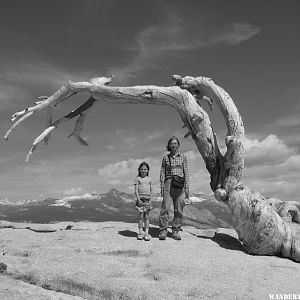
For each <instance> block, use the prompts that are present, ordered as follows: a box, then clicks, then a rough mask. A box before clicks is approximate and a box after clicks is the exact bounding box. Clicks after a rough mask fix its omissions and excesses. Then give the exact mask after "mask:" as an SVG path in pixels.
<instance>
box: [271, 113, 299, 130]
mask: <svg viewBox="0 0 300 300" xmlns="http://www.w3.org/2000/svg"><path fill="white" fill-rule="evenodd" d="M299 125H300V114H291V115H289V116H286V117H283V118H280V119H278V120H276V121H275V122H274V123H272V124H271V125H270V126H272V127H273V126H276V127H295V126H299Z"/></svg>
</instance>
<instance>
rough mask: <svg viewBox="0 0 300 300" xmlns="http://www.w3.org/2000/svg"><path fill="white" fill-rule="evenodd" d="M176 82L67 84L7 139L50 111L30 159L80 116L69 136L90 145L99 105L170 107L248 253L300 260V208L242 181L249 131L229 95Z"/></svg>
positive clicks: (26, 113) (202, 82) (196, 81)
mask: <svg viewBox="0 0 300 300" xmlns="http://www.w3.org/2000/svg"><path fill="white" fill-rule="evenodd" d="M172 78H173V80H174V81H175V85H174V86H170V87H158V86H153V85H148V86H133V87H111V86H108V84H109V83H110V82H111V80H112V77H111V78H105V77H101V78H93V79H91V80H90V81H89V82H77V83H75V82H68V83H67V84H65V85H63V86H62V87H61V88H60V89H59V90H58V91H57V92H56V93H54V94H53V95H52V96H50V97H45V96H43V97H41V98H40V99H41V101H38V102H36V103H35V106H33V107H29V108H26V109H25V110H23V111H21V112H17V113H15V114H14V115H13V116H12V119H11V120H12V122H15V123H14V124H13V125H12V127H11V128H10V129H9V130H8V131H7V133H6V135H5V136H4V139H5V140H7V138H8V136H9V134H10V133H11V132H12V131H13V130H14V129H15V128H16V127H17V126H18V125H19V124H21V123H22V122H23V121H24V120H25V119H27V118H28V117H30V116H31V115H32V114H33V113H35V112H37V111H40V110H42V109H44V108H47V121H46V129H45V130H44V131H43V132H42V133H41V135H39V136H38V137H37V138H36V139H35V140H34V142H33V145H32V148H31V150H30V152H29V153H28V155H27V160H28V159H29V157H30V155H31V154H32V152H33V151H34V150H35V149H36V148H37V146H38V144H39V143H40V142H42V141H44V142H45V143H47V142H48V139H49V137H50V134H51V132H52V131H53V130H55V129H56V128H57V127H58V126H59V125H61V124H63V123H64V122H67V121H69V120H71V119H72V118H74V117H76V116H78V119H77V122H76V125H75V128H74V130H73V132H72V133H71V134H70V135H69V137H70V136H74V137H75V139H76V140H77V141H78V142H79V143H80V144H82V145H87V143H86V142H85V141H84V140H83V139H82V138H81V136H80V133H81V131H82V126H83V123H84V121H85V119H86V116H87V111H88V110H89V109H91V107H92V106H93V105H94V103H95V102H97V101H100V100H101V101H107V102H112V103H142V104H157V105H168V106H170V107H172V108H174V109H176V110H177V112H178V113H179V115H180V116H181V119H182V121H183V123H184V127H187V129H188V133H187V134H186V135H185V137H188V136H190V135H191V136H192V138H193V140H194V141H195V144H196V146H197V148H198V150H199V152H200V154H201V156H202V158H203V159H204V162H205V165H206V168H207V170H208V172H209V173H210V177H211V182H210V186H211V189H212V190H213V191H214V193H215V197H216V199H218V200H219V201H223V202H225V203H226V204H227V205H228V207H229V208H230V210H231V212H232V215H233V221H234V227H235V229H236V231H237V233H238V235H239V239H240V240H241V241H242V242H243V245H244V247H245V249H246V250H247V251H248V252H249V253H254V254H264V255H273V254H281V255H283V256H286V257H290V258H292V259H294V260H295V261H300V236H299V232H300V230H299V228H300V226H299V225H298V224H296V225H295V223H292V222H298V223H299V221H300V217H299V216H300V213H299V207H297V206H296V205H293V206H291V205H287V204H285V203H287V202H283V201H282V203H281V205H279V204H278V203H277V202H276V205H277V206H276V205H275V204H274V203H275V202H274V201H273V202H272V201H266V200H265V199H264V197H263V196H262V195H260V194H259V193H255V192H252V191H251V190H250V189H249V188H247V187H246V186H244V185H243V184H242V183H241V182H240V179H241V177H242V172H243V168H244V149H243V139H244V126H243V122H242V119H241V116H240V115H239V112H238V110H237V108H236V106H235V104H234V102H233V101H232V99H231V98H230V96H229V95H228V93H227V92H226V91H224V90H223V89H222V88H221V87H219V86H217V85H216V84H215V83H214V82H213V81H212V80H211V79H209V78H206V77H196V78H194V77H190V76H187V77H181V76H179V75H173V77H172ZM78 92H89V93H90V94H91V97H90V98H89V100H87V101H86V102H85V103H84V104H83V105H81V106H80V107H78V108H77V109H76V110H74V111H72V112H71V113H69V114H68V115H66V116H64V117H62V118H60V119H58V120H57V121H55V122H53V121H52V110H53V108H54V107H55V106H57V105H58V104H59V103H60V102H62V101H64V100H66V99H68V98H69V97H71V96H72V95H74V94H75V93H78ZM201 101H203V102H206V103H207V104H208V105H209V107H210V109H212V108H213V104H216V105H217V107H218V108H219V109H220V111H221V113H222V114H223V116H224V120H225V124H226V127H227V134H226V137H225V145H226V147H227V151H226V153H225V155H224V156H223V155H222V154H221V153H220V150H219V147H218V144H217V139H216V135H215V133H214V131H213V128H212V125H211V123H210V119H209V116H208V114H207V113H206V112H205V110H204V109H203V108H202V105H201V104H202V103H201ZM278 201H280V200H278ZM279 206H280V207H281V208H280V209H279V208H278V207H279ZM283 207H285V209H283ZM277 212H278V213H277ZM289 215H290V216H292V217H289Z"/></svg>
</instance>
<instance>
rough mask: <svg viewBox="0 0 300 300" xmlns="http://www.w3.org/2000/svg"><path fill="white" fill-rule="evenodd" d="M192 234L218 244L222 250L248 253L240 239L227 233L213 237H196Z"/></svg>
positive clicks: (216, 234) (199, 236)
mask: <svg viewBox="0 0 300 300" xmlns="http://www.w3.org/2000/svg"><path fill="white" fill-rule="evenodd" d="M191 234H192V235H194V236H196V237H198V238H201V239H210V240H212V241H213V242H215V243H217V244H218V245H219V246H220V247H222V248H225V249H230V250H239V251H242V252H244V253H246V251H245V250H244V249H243V245H242V244H241V242H240V241H239V240H238V239H236V238H234V237H232V236H231V235H228V234H225V233H217V232H216V233H215V235H214V236H213V237H210V236H204V235H196V234H193V233H191Z"/></svg>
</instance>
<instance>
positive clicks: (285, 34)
mask: <svg viewBox="0 0 300 300" xmlns="http://www.w3.org/2000/svg"><path fill="white" fill-rule="evenodd" d="M299 10H300V1H298V0H288V1H277V0H272V1H271V0H265V1H258V0H252V1H243V0H226V1H223V0H211V1H204V0H189V1H181V0H165V1H164V0H161V1H158V0H152V1H146V0H97V1H92V0H85V1H83V0H81V1H80V0H72V1H71V0H64V1H58V0H52V1H38V0H27V1H16V0H10V1H1V10H0V41H1V47H0V104H1V105H0V122H1V123H0V126H1V127H0V128H1V135H2V136H4V134H5V132H6V130H8V129H9V127H10V126H11V124H10V118H11V115H12V114H13V113H15V112H16V111H20V110H22V109H24V108H25V107H27V106H31V105H33V102H34V101H36V99H37V97H38V96H41V95H46V96H49V95H51V94H53V93H54V92H55V91H56V90H57V89H59V88H60V86H61V85H63V84H64V83H66V82H67V81H68V80H71V81H88V80H89V79H90V78H93V77H101V76H109V75H110V74H114V75H115V78H114V80H113V82H112V84H111V85H115V86H132V85H146V84H153V85H159V86H169V85H172V84H173V82H172V80H171V75H173V74H180V75H183V76H186V75H190V76H195V77H196V76H205V77H210V78H212V79H213V80H214V82H215V83H216V84H218V85H220V86H221V87H223V88H224V89H225V90H226V91H227V92H228V93H229V94H230V96H231V97H232V99H233V101H234V102H235V104H236V106H237V108H238V110H239V112H240V114H241V116H242V119H243V122H244V125H245V131H246V139H245V148H246V154H245V169H244V174H243V178H242V181H243V182H244V183H245V184H246V185H248V186H249V187H251V188H252V189H254V190H257V191H259V192H261V193H262V194H263V195H264V196H266V197H276V198H280V199H282V200H297V201H300V199H299V193H298V190H299V187H298V186H299V179H300V152H299V150H300V130H299V128H300V68H299V65H300V64H299V63H300V54H299V53H300V38H299V36H300V34H299V30H300V29H299V28H300V18H299ZM88 97H89V95H88V94H87V93H83V94H78V95H76V96H75V97H73V98H70V99H68V100H67V101H65V102H63V103H62V104H61V105H59V106H57V107H56V108H55V110H54V118H55V119H56V118H60V117H61V116H63V115H64V114H66V113H68V112H70V111H71V110H72V109H74V108H76V107H77V106H79V105H80V104H81V103H83V102H84V101H85V100H87V99H88ZM204 108H205V107H204ZM207 111H208V109H207ZM208 113H209V115H210V118H211V120H212V123H213V127H214V129H215V131H216V133H217V135H218V140H219V143H220V146H221V147H223V145H224V142H223V141H224V138H225V133H226V128H225V123H224V120H223V118H222V116H221V114H220V112H219V111H218V110H217V109H215V110H214V111H213V112H208ZM45 117H46V113H45V112H44V111H41V112H39V113H38V114H36V115H34V116H32V117H31V118H30V119H28V120H26V121H25V122H24V123H23V124H22V125H21V126H20V127H19V128H17V130H16V131H15V132H14V133H13V134H12V135H11V136H10V137H9V140H8V141H7V142H5V141H1V142H0V168H1V172H0V200H1V199H5V200H9V201H17V200H20V199H21V200H36V199H44V198H46V197H63V196H71V195H80V194H84V193H93V192H94V193H104V192H107V191H108V190H109V189H110V188H117V189H119V190H121V191H125V192H133V182H134V179H135V176H136V175H137V168H138V166H139V164H140V163H141V162H142V161H147V162H148V163H149V164H150V176H151V177H152V178H153V181H154V183H155V186H156V190H157V191H158V188H159V170H160V164H161V159H162V156H163V155H164V153H165V151H166V148H165V146H166V143H167V141H168V139H169V138H170V137H171V136H172V135H176V136H178V138H179V140H180V142H181V146H180V151H181V152H183V153H185V154H186V155H187V158H188V163H189V168H190V173H191V191H192V192H194V193H196V192H197V193H199V192H203V193H206V194H211V193H212V192H211V190H210V187H209V175H208V172H207V171H206V169H205V166H204V164H203V160H202V158H201V156H200V154H199V152H198V151H197V148H196V146H195V144H194V142H193V140H192V139H191V138H190V137H189V138H187V139H184V138H183V136H184V134H185V133H186V129H183V128H182V121H181V120H180V117H179V115H178V114H177V112H176V111H175V110H172V109H171V108H170V107H167V106H156V105H145V104H144V105H139V104H130V105H129V104H127V105H126V104H111V103H105V102H101V101H98V102H97V103H96V105H95V106H94V107H93V110H92V111H91V112H90V113H89V116H88V120H87V122H86V124H85V127H84V129H83V134H82V135H83V137H84V138H85V139H86V140H87V141H88V142H89V147H83V146H81V145H79V144H78V143H77V142H76V141H75V140H74V139H72V138H71V139H67V138H66V137H67V136H68V134H69V133H70V132H71V131H72V130H73V126H74V122H75V121H74V122H69V123H70V124H65V125H63V126H61V127H60V128H59V129H57V130H56V131H55V132H54V133H53V134H52V136H51V139H50V141H49V145H48V146H46V145H41V146H40V147H39V148H38V150H36V152H34V153H33V155H32V156H31V159H30V161H29V162H28V163H26V162H25V158H26V154H27V152H28V151H29V149H30V147H31V144H32V142H33V140H34V139H35V138H36V137H37V136H38V135H39V134H40V133H41V132H42V131H43V130H44V128H45Z"/></svg>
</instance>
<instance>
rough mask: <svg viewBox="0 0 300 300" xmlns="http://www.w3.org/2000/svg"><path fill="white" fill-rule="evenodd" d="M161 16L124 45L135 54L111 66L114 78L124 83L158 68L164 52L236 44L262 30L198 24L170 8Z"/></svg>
mask: <svg viewBox="0 0 300 300" xmlns="http://www.w3.org/2000/svg"><path fill="white" fill-rule="evenodd" d="M197 17H198V16H197ZM162 19H163V21H161V22H160V23H158V24H157V25H155V26H148V27H146V28H144V29H143V30H141V31H140V32H138V33H137V35H136V38H135V40H136V44H135V45H134V46H133V45H130V46H127V47H126V50H130V51H134V52H135V56H134V58H133V59H131V61H129V62H128V63H127V64H125V65H124V66H117V67H114V68H111V69H110V72H111V73H113V74H117V80H120V81H121V82H126V83H127V82H128V81H130V80H131V79H133V78H135V77H136V76H137V75H138V74H139V73H140V72H142V71H144V70H145V69H148V70H151V69H157V68H159V66H160V65H159V60H160V59H161V58H163V57H164V56H165V55H169V56H170V51H190V50H197V49H201V48H205V47H211V46H215V45H222V44H225V45H230V46H235V45H238V44H240V43H242V42H244V41H246V40H249V39H251V38H252V37H254V36H255V35H257V34H259V32H260V30H261V29H260V28H259V27H258V26H254V25H251V24H247V23H233V24H219V25H218V26H216V25H215V24H211V23H210V22H203V24H198V23H199V21H197V22H195V21H194V20H193V19H191V20H186V19H183V17H181V16H180V14H178V13H174V11H172V10H168V11H167V12H166V15H165V16H164V18H162ZM195 24H196V25H195ZM195 27H196V29H195Z"/></svg>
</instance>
